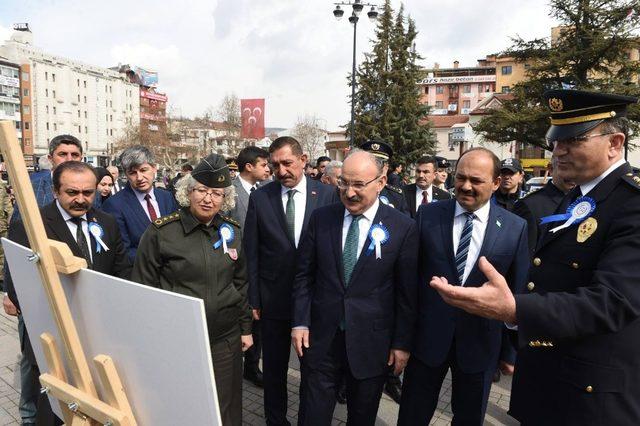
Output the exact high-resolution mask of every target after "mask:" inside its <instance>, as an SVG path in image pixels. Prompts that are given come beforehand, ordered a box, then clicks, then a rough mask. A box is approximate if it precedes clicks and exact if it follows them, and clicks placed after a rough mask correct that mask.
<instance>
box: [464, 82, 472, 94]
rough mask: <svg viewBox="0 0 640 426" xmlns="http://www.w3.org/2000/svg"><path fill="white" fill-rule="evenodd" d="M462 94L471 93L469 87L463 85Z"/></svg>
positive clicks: (468, 85)
mask: <svg viewBox="0 0 640 426" xmlns="http://www.w3.org/2000/svg"><path fill="white" fill-rule="evenodd" d="M462 93H471V85H470V84H465V85H464V86H462Z"/></svg>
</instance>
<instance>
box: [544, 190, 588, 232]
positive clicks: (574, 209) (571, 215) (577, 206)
mask: <svg viewBox="0 0 640 426" xmlns="http://www.w3.org/2000/svg"><path fill="white" fill-rule="evenodd" d="M595 209H596V202H595V200H594V199H593V198H591V197H580V198H578V199H577V200H575V201H574V202H573V203H571V205H570V206H569V207H568V208H567V212H566V213H563V214H554V215H551V216H545V217H543V218H541V219H540V225H544V224H545V223H551V222H558V221H561V220H566V222H565V223H563V224H562V225H560V226H556V227H555V228H553V229H550V230H549V232H553V233H555V232H558V231H559V230H561V229H564V228H568V227H570V226H571V225H573V224H578V223H581V222H583V221H584V220H585V219H587V218H588V217H589V216H591V214H592V213H593V211H594V210H595ZM594 221H595V219H594ZM594 231H595V229H594ZM592 233H593V232H592ZM590 235H591V234H589V236H590ZM589 236H587V238H589Z"/></svg>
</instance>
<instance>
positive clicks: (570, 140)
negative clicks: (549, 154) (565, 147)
mask: <svg viewBox="0 0 640 426" xmlns="http://www.w3.org/2000/svg"><path fill="white" fill-rule="evenodd" d="M608 135H613V133H596V134H594V135H581V136H574V137H571V138H564V139H556V140H550V139H547V143H548V144H549V146H550V147H551V148H553V147H555V146H556V145H557V144H559V143H561V144H573V143H582V142H586V141H588V140H589V139H591V138H596V137H598V136H608Z"/></svg>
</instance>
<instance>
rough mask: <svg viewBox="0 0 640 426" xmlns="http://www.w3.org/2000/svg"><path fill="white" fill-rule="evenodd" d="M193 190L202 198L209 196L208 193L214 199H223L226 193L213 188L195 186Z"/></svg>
mask: <svg viewBox="0 0 640 426" xmlns="http://www.w3.org/2000/svg"><path fill="white" fill-rule="evenodd" d="M192 191H193V192H194V194H196V197H197V198H199V199H200V200H204V199H205V198H207V195H208V196H209V197H211V199H212V200H221V199H222V198H224V193H220V192H216V191H214V190H213V189H204V188H193V189H192Z"/></svg>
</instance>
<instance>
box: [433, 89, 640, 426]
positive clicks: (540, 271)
mask: <svg viewBox="0 0 640 426" xmlns="http://www.w3.org/2000/svg"><path fill="white" fill-rule="evenodd" d="M544 97H545V101H546V104H547V105H548V106H549V109H550V110H551V127H550V128H549V130H548V132H547V135H546V136H547V140H548V141H549V143H550V145H551V146H553V156H554V157H555V158H556V160H557V171H556V175H560V176H561V177H563V178H564V179H567V180H570V181H573V182H575V183H576V187H575V188H574V189H572V190H571V191H570V192H569V193H568V194H567V196H565V197H564V199H563V200H562V202H561V203H560V205H559V207H558V209H556V211H555V214H554V215H552V216H551V217H547V218H545V223H544V225H545V226H544V227H543V228H542V229H541V230H540V231H541V237H540V239H539V241H538V245H537V247H536V249H535V252H534V258H533V266H532V267H531V269H530V271H529V280H528V281H529V284H530V285H529V286H528V289H527V291H526V292H525V293H523V294H516V295H515V297H514V296H513V295H512V294H511V293H510V292H509V293H508V292H507V291H505V289H506V287H507V285H506V282H505V279H504V277H503V276H502V275H501V274H499V273H498V272H497V271H495V270H492V268H491V267H490V266H489V267H487V268H486V270H485V275H486V276H487V278H488V282H487V283H485V285H484V286H483V287H481V288H459V287H453V286H450V285H448V284H447V283H446V282H442V281H441V280H434V281H432V283H431V285H432V286H434V287H435V288H436V289H437V290H438V291H439V292H440V293H441V294H442V295H443V297H444V298H445V300H446V301H447V302H448V303H450V304H453V305H455V306H458V307H461V308H463V309H465V310H467V311H469V312H472V313H475V314H477V315H481V316H484V317H487V318H494V319H498V320H500V321H504V322H506V323H508V324H512V325H513V326H517V328H518V343H519V350H518V359H517V362H516V368H515V375H514V378H513V386H512V391H511V401H510V410H509V414H511V415H512V416H513V417H515V418H516V419H517V420H519V421H520V422H521V424H523V425H525V426H526V425H552V426H553V425H569V426H572V425H581V426H585V425H586V426H590V425H594V426H595V425H603V424H611V425H629V426H631V425H638V424H640V399H638V395H640V286H638V283H639V282H640V268H638V259H639V258H640V177H638V176H635V175H634V173H633V171H632V169H631V166H630V165H629V163H627V162H626V161H625V160H624V157H623V151H624V144H625V143H626V142H627V138H628V136H629V122H628V119H627V118H626V113H627V106H628V105H629V104H635V103H637V102H638V99H637V98H633V97H629V96H620V95H612V94H603V93H597V92H585V91H579V90H549V91H547V92H545V94H544Z"/></svg>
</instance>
